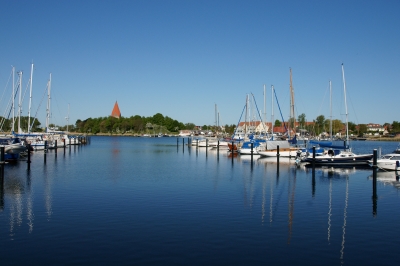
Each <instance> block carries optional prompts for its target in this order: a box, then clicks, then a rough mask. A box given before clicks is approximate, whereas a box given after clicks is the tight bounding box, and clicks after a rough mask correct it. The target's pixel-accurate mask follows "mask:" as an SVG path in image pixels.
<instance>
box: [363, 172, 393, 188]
mask: <svg viewBox="0 0 400 266" xmlns="http://www.w3.org/2000/svg"><path fill="white" fill-rule="evenodd" d="M399 177H400V175H399V173H398V172H396V171H384V170H379V171H377V172H376V180H377V181H379V182H381V183H383V184H384V185H391V186H393V187H394V188H396V189H400V181H399ZM368 178H369V179H371V180H372V179H373V175H370V176H369V177H368Z"/></svg>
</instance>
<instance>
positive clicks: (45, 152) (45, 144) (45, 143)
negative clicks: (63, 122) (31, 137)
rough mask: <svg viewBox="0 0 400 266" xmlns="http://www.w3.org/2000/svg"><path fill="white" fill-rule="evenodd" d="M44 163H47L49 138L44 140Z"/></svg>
mask: <svg viewBox="0 0 400 266" xmlns="http://www.w3.org/2000/svg"><path fill="white" fill-rule="evenodd" d="M43 152H44V164H46V156H47V140H45V141H44V151H43Z"/></svg>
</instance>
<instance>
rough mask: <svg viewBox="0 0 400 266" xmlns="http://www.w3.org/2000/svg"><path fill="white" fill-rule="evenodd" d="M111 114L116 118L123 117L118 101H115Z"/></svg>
mask: <svg viewBox="0 0 400 266" xmlns="http://www.w3.org/2000/svg"><path fill="white" fill-rule="evenodd" d="M111 116H113V117H115V118H120V117H121V111H120V110H119V106H118V102H115V104H114V108H113V110H112V112H111Z"/></svg>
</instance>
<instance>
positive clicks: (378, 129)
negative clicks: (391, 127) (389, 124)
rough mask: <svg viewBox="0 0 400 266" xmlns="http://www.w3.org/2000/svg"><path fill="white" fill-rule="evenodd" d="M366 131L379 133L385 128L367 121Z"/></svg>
mask: <svg viewBox="0 0 400 266" xmlns="http://www.w3.org/2000/svg"><path fill="white" fill-rule="evenodd" d="M367 131H368V132H371V133H381V132H384V131H385V128H384V127H383V126H381V125H379V124H373V123H369V124H367Z"/></svg>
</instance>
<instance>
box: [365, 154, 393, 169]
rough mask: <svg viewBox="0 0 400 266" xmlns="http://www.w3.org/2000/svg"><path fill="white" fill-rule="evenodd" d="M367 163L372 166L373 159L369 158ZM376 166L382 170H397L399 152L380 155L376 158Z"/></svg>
mask: <svg viewBox="0 0 400 266" xmlns="http://www.w3.org/2000/svg"><path fill="white" fill-rule="evenodd" d="M369 164H370V165H371V166H373V161H372V160H370V161H369ZM376 166H377V167H378V168H380V169H384V170H392V171H394V170H398V169H400V154H399V153H388V154H385V155H382V156H381V157H380V158H379V159H377V160H376Z"/></svg>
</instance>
